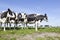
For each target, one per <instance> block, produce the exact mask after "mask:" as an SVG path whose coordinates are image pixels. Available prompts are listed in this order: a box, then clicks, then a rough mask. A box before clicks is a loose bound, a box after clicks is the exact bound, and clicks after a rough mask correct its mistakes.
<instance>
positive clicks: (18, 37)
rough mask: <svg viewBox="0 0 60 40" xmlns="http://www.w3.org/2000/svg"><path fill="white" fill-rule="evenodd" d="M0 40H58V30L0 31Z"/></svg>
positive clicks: (59, 35)
mask: <svg viewBox="0 0 60 40" xmlns="http://www.w3.org/2000/svg"><path fill="white" fill-rule="evenodd" d="M0 40H60V28H57V27H56V28H54V27H53V28H48V27H47V28H39V29H38V31H35V29H34V28H33V29H10V30H6V31H3V30H1V29H0Z"/></svg>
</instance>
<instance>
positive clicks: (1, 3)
mask: <svg viewBox="0 0 60 40" xmlns="http://www.w3.org/2000/svg"><path fill="white" fill-rule="evenodd" d="M8 8H10V9H11V10H12V11H15V12H18V13H19V12H26V13H27V14H30V13H38V14H45V13H47V15H48V18H49V20H48V22H47V23H46V22H44V21H43V22H42V23H41V24H49V25H56V26H60V0H0V12H1V11H4V10H7V9H8Z"/></svg>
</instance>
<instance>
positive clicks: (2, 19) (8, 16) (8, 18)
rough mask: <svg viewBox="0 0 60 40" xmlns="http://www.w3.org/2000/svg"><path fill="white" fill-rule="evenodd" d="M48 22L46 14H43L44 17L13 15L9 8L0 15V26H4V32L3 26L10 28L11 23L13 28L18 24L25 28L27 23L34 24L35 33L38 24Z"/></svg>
mask: <svg viewBox="0 0 60 40" xmlns="http://www.w3.org/2000/svg"><path fill="white" fill-rule="evenodd" d="M43 20H44V21H46V22H47V21H48V17H47V14H46V13H45V14H44V15H41V14H39V15H38V14H26V13H15V12H13V11H11V10H10V9H9V8H8V10H7V11H4V12H2V13H0V26H1V25H2V24H4V31H5V26H6V25H7V26H8V24H9V25H10V26H11V24H12V23H13V24H14V25H15V26H17V25H18V24H20V23H22V24H24V27H27V24H28V23H31V24H33V23H34V24H35V25H36V27H35V29H36V31H37V26H38V22H42V21H43Z"/></svg>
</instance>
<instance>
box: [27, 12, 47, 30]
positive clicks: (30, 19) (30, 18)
mask: <svg viewBox="0 0 60 40" xmlns="http://www.w3.org/2000/svg"><path fill="white" fill-rule="evenodd" d="M26 18H27V21H26V25H27V24H28V23H35V24H36V25H35V26H36V31H37V26H38V22H42V21H43V20H45V21H46V22H48V17H47V14H46V13H45V14H44V15H41V14H40V15H37V14H29V15H27V17H26Z"/></svg>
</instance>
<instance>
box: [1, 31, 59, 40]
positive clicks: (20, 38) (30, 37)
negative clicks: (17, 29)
mask: <svg viewBox="0 0 60 40" xmlns="http://www.w3.org/2000/svg"><path fill="white" fill-rule="evenodd" d="M0 37H3V38H8V39H10V38H16V40H35V39H36V38H38V37H41V38H45V37H60V33H51V32H50V33H48V32H45V33H33V34H27V35H16V34H14V35H11V34H10V35H0Z"/></svg>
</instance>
